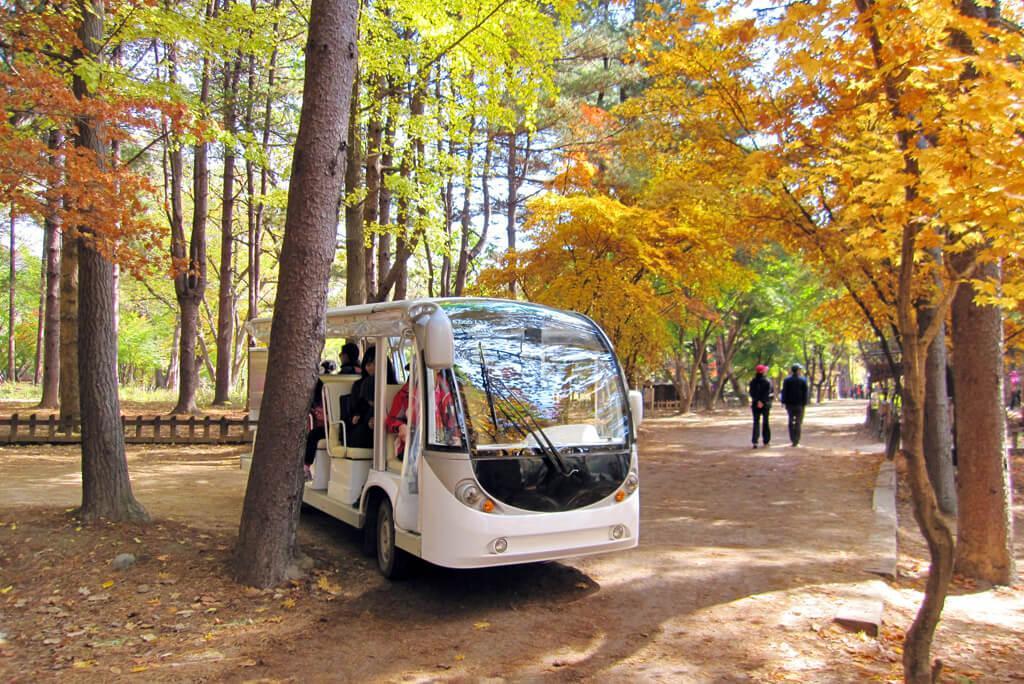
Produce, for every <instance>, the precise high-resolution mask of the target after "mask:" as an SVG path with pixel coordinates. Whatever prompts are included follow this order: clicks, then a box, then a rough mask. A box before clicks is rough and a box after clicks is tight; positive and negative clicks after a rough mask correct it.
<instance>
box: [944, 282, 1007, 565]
mask: <svg viewBox="0 0 1024 684" xmlns="http://www.w3.org/2000/svg"><path fill="white" fill-rule="evenodd" d="M977 276H978V277H980V278H988V279H991V280H997V279H998V278H999V266H998V265H996V264H982V265H980V266H979V268H978V272H977ZM976 295H977V291H976V290H975V288H974V287H973V285H971V284H970V283H967V284H964V285H961V286H960V290H959V291H958V292H957V294H956V299H955V300H954V301H953V387H954V390H955V392H956V396H955V397H954V402H953V408H954V410H955V411H956V456H957V465H958V466H959V471H960V472H959V479H958V490H957V491H958V494H959V503H960V510H959V514H960V515H959V521H958V528H957V543H956V570H957V572H959V573H961V574H963V575H966V576H967V577H971V578H973V579H980V580H985V581H987V582H992V583H994V584H1010V583H1012V582H1013V581H1014V579H1015V578H1016V568H1015V567H1014V557H1013V513H1012V507H1011V505H1010V491H1011V490H1010V475H1009V467H1008V463H1007V458H1006V414H1005V413H1004V410H1003V316H1002V312H1001V311H1000V309H999V308H998V307H996V306H979V305H978V304H976V303H975V301H974V298H975V296H976Z"/></svg>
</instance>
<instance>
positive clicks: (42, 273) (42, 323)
mask: <svg viewBox="0 0 1024 684" xmlns="http://www.w3.org/2000/svg"><path fill="white" fill-rule="evenodd" d="M44 223H45V222H44ZM39 263H40V264H41V265H43V268H40V269H39V308H38V309H37V310H36V360H35V369H34V371H33V373H32V384H33V385H37V386H38V385H39V383H41V382H42V381H43V335H44V334H45V328H46V268H45V264H46V227H45V225H44V227H43V255H42V258H41V259H40V262H39Z"/></svg>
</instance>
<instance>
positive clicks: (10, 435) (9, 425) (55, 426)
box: [0, 413, 257, 444]
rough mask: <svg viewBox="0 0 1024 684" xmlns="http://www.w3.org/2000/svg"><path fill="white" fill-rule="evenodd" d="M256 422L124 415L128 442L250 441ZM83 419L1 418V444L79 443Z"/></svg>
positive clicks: (47, 416) (45, 415)
mask: <svg viewBox="0 0 1024 684" xmlns="http://www.w3.org/2000/svg"><path fill="white" fill-rule="evenodd" d="M256 425H257V421H256V420H255V419H252V418H250V417H249V414H246V415H244V416H242V417H241V418H228V417H227V416H220V417H213V416H202V417H196V416H188V417H185V416H150V417H143V416H121V427H122V429H123V430H124V439H125V442H127V443H129V444H247V443H249V442H252V438H253V435H255V434H256ZM81 441H82V420H81V417H80V416H72V417H68V418H65V419H64V420H61V418H60V417H58V416H56V415H54V414H44V415H37V414H35V413H33V414H31V415H27V416H23V415H19V414H17V413H15V414H12V415H11V416H10V417H0V444H78V443H80V442H81Z"/></svg>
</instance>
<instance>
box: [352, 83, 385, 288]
mask: <svg viewBox="0 0 1024 684" xmlns="http://www.w3.org/2000/svg"><path fill="white" fill-rule="evenodd" d="M383 91H384V78H383V77H380V78H378V79H377V81H376V84H375V86H374V88H373V89H372V91H371V95H373V96H375V97H376V98H377V99H378V102H377V105H376V107H374V109H373V111H372V112H371V113H370V120H369V122H368V123H367V126H366V199H365V200H363V241H364V249H363V289H364V290H365V292H364V294H365V300H364V301H371V300H373V299H374V298H375V297H376V294H377V278H376V270H375V266H376V264H375V261H374V248H373V244H374V242H376V237H377V232H376V231H377V226H378V221H379V220H380V201H381V187H382V183H381V181H382V170H381V142H382V140H383V137H384V125H383V123H382V120H383V118H384V108H385V107H386V106H387V98H386V96H385V94H384V92H383ZM350 125H351V124H350ZM367 233H369V235H370V239H369V241H367V240H366V235H367ZM353 247H354V246H349V249H352V248H353Z"/></svg>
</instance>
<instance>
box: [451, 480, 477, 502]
mask: <svg viewBox="0 0 1024 684" xmlns="http://www.w3.org/2000/svg"><path fill="white" fill-rule="evenodd" d="M455 498H457V499H458V500H459V501H461V502H462V503H464V504H465V505H467V506H469V507H470V508H479V507H480V502H481V501H483V498H484V493H483V492H481V491H480V488H479V487H478V486H477V485H476V482H473V480H463V481H462V482H460V483H459V484H457V485H455Z"/></svg>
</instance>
